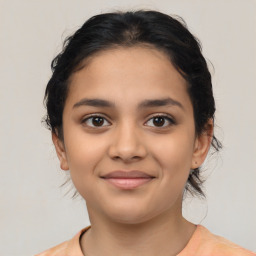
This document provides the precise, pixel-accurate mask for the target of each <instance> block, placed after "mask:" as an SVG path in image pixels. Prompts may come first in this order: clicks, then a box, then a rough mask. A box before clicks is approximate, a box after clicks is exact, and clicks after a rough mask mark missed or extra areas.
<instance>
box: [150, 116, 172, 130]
mask: <svg viewBox="0 0 256 256" xmlns="http://www.w3.org/2000/svg"><path fill="white" fill-rule="evenodd" d="M174 124H175V122H174V120H173V119H172V118H170V117H169V116H164V115H159V116H154V117H152V118H150V119H149V120H148V121H147V125H148V126H152V127H160V128H161V127H167V126H171V125H174Z"/></svg>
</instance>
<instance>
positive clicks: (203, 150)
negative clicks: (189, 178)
mask: <svg viewBox="0 0 256 256" xmlns="http://www.w3.org/2000/svg"><path fill="white" fill-rule="evenodd" d="M212 137H213V120H212V119H210V120H209V122H208V123H207V124H206V126H205V129H204V131H203V132H202V133H201V134H200V135H198V137H197V138H196V140H195V145H194V153H193V157H192V163H191V169H196V168H198V167H200V166H201V165H202V164H203V162H204V160H205V158H206V156H207V154H208V151H209V148H210V146H211V142H212Z"/></svg>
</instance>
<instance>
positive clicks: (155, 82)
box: [67, 47, 189, 103]
mask: <svg viewBox="0 0 256 256" xmlns="http://www.w3.org/2000/svg"><path fill="white" fill-rule="evenodd" d="M83 97H86V98H88V97H94V98H95V97H97V98H105V99H106V98H108V99H112V100H114V101H115V102H118V101H120V103H123V101H124V100H128V99H132V101H133V102H135V101H136V100H137V101H141V100H142V99H145V98H147V99H150V98H163V97H165V98H166V97H171V98H174V99H177V100H178V99H179V100H181V101H186V100H189V96H188V93H187V84H186V81H185V80H184V78H183V77H182V76H181V75H180V73H179V72H178V71H177V70H176V69H175V68H174V66H173V65H172V63H171V61H170V59H169V58H168V56H166V55H165V54H164V53H163V52H161V51H159V50H157V49H154V48H148V47H129V48H116V49H109V50H106V51H103V52H100V53H98V54H96V55H94V56H93V57H91V58H90V59H89V61H86V62H85V65H84V67H83V68H82V69H80V70H79V71H77V72H75V73H74V74H73V75H72V77H71V80H70V88H69V95H68V99H67V101H78V100H79V99H81V98H83ZM128 102H130V101H127V103H128Z"/></svg>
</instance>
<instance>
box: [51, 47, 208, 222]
mask: <svg viewBox="0 0 256 256" xmlns="http://www.w3.org/2000/svg"><path fill="white" fill-rule="evenodd" d="M63 133H64V141H60V140H59V139H58V138H57V137H56V136H55V135H53V142H54V144H55V147H56V150H57V154H58V156H59V159H60V163H61V168H62V169H63V170H68V169H69V170H70V174H71V178H72V181H73V183H74V185H75V187H76V189H77V190H78V192H79V193H80V194H81V195H82V197H83V198H84V199H85V200H86V204H87V208H88V212H89V214H91V215H94V216H98V217H99V216H101V217H102V218H108V219H111V220H113V221H117V222H122V223H140V222H143V221H147V220H149V219H152V218H154V217H156V216H159V215H161V214H168V213H170V214H173V213H175V214H181V201H182V194H183V191H184V187H185V185H186V181H187V178H188V175H189V171H190V169H193V168H196V167H198V166H200V165H201V164H202V162H203V161H204V159H205V157H206V154H207V151H208V148H209V144H210V139H209V136H204V135H201V136H196V133H195V124H194V118H193V107H192V103H191V100H190V98H189V95H188V93H187V85H186V82H185V80H184V79H183V78H182V76H181V75H180V74H179V73H178V72H177V70H176V69H175V68H174V67H173V65H172V64H171V62H170V61H169V60H168V58H167V57H166V56H165V55H164V54H163V53H162V52H160V51H158V50H156V49H149V48H142V47H133V48H118V49H113V50H107V51H105V52H102V53H100V54H98V55H96V56H94V57H93V58H92V59H91V60H90V61H89V62H88V63H87V64H86V65H85V67H84V68H83V69H81V70H80V71H78V72H76V73H74V74H73V75H72V77H71V82H70V87H69V93H68V97H67V100H66V103H65V107H64V112H63Z"/></svg>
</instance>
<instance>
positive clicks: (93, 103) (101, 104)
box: [73, 97, 183, 109]
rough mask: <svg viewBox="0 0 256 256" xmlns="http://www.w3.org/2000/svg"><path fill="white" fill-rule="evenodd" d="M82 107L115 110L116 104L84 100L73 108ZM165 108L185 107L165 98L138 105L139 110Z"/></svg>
mask: <svg viewBox="0 0 256 256" xmlns="http://www.w3.org/2000/svg"><path fill="white" fill-rule="evenodd" d="M80 106H91V107H107V108H111V107H112V108H113V107H115V104H114V103H113V102H110V101H107V100H103V99H88V98H84V99H82V100H80V101H78V102H77V103H75V105H74V106H73V108H77V107H80ZM163 106H178V107H180V108H182V109H183V105H182V104H181V103H180V102H179V101H176V100H174V99H172V98H169V97H168V98H164V99H148V100H144V101H142V102H141V103H140V104H139V105H138V109H142V108H151V107H163Z"/></svg>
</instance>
